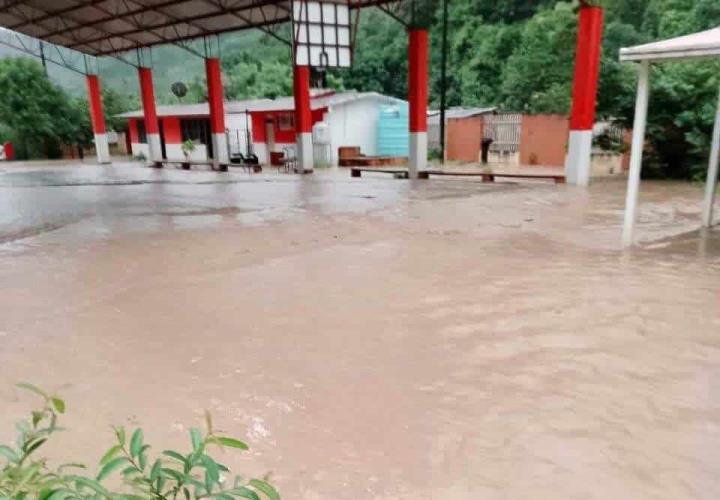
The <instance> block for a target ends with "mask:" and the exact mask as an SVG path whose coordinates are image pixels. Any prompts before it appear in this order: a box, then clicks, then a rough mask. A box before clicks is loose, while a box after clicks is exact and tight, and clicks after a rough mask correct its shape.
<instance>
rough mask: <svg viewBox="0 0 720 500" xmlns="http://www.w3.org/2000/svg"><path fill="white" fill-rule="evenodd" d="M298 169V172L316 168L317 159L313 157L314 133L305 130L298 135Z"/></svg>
mask: <svg viewBox="0 0 720 500" xmlns="http://www.w3.org/2000/svg"><path fill="white" fill-rule="evenodd" d="M296 148H297V150H296V152H295V155H296V156H297V170H298V173H301V174H302V173H309V172H312V171H313V170H314V168H315V159H314V157H313V142H312V134H311V133H310V132H305V133H302V134H298V135H297V146H296Z"/></svg>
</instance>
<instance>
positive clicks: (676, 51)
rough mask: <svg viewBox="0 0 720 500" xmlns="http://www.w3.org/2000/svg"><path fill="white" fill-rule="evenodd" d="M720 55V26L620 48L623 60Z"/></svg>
mask: <svg viewBox="0 0 720 500" xmlns="http://www.w3.org/2000/svg"><path fill="white" fill-rule="evenodd" d="M717 56H720V27H718V28H713V29H711V30H707V31H701V32H699V33H693V34H692V35H686V36H680V37H677V38H671V39H669V40H662V41H659V42H654V43H646V44H644V45H637V46H635V47H629V48H624V49H620V60H621V61H653V62H661V61H669V60H677V59H692V58H701V57H717Z"/></svg>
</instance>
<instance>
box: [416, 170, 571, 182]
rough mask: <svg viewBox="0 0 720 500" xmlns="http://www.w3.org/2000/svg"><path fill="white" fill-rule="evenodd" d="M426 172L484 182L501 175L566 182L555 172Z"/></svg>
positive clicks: (510, 177)
mask: <svg viewBox="0 0 720 500" xmlns="http://www.w3.org/2000/svg"><path fill="white" fill-rule="evenodd" d="M425 173H426V174H427V175H428V176H431V175H437V176H457V177H480V178H482V181H483V182H495V178H496V177H499V178H509V179H530V180H535V179H537V180H551V181H553V182H555V184H565V176H564V175H555V174H518V173H514V174H511V173H507V174H504V173H502V172H452V171H446V170H427V171H426V172H425Z"/></svg>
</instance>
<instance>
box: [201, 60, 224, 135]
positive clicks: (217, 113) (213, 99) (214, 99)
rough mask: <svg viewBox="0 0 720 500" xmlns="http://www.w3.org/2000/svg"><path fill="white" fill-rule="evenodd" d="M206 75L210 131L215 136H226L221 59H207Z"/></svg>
mask: <svg viewBox="0 0 720 500" xmlns="http://www.w3.org/2000/svg"><path fill="white" fill-rule="evenodd" d="M205 74H206V76H207V88H208V105H209V108H210V131H211V132H212V133H213V134H224V133H225V104H224V96H223V86H222V71H221V70H220V59H218V58H216V57H211V58H208V59H205Z"/></svg>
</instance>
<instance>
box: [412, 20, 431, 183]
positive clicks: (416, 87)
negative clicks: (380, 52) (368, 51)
mask: <svg viewBox="0 0 720 500" xmlns="http://www.w3.org/2000/svg"><path fill="white" fill-rule="evenodd" d="M408 34H409V42H408V70H409V71H408V101H409V103H410V163H409V164H408V170H409V174H410V178H411V179H416V178H417V176H418V172H419V171H421V170H425V169H426V168H427V155H428V138H427V106H428V54H429V51H428V31H427V30H425V29H410V30H409V32H408Z"/></svg>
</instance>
